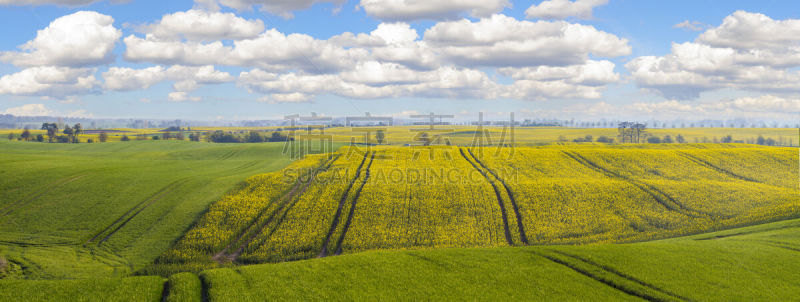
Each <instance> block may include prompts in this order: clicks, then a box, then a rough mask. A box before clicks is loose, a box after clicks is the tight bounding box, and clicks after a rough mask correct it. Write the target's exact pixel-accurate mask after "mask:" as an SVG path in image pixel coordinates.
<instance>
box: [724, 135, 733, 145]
mask: <svg viewBox="0 0 800 302" xmlns="http://www.w3.org/2000/svg"><path fill="white" fill-rule="evenodd" d="M732 142H733V136H731V135H727V136H723V137H722V143H723V144H730V143H732Z"/></svg>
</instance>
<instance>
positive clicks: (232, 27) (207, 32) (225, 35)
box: [144, 9, 264, 41]
mask: <svg viewBox="0 0 800 302" xmlns="http://www.w3.org/2000/svg"><path fill="white" fill-rule="evenodd" d="M144 30H145V31H146V32H148V33H150V34H151V35H152V38H153V39H159V40H175V39H178V40H179V39H181V38H185V39H188V40H199V41H213V40H237V39H251V38H255V37H257V36H258V34H260V33H262V32H263V31H264V22H263V21H261V20H246V19H244V18H240V17H237V16H236V15H234V14H233V13H221V12H209V11H206V10H196V9H193V10H189V11H185V12H176V13H173V14H167V15H164V16H163V17H162V18H161V20H160V21H159V22H157V23H154V24H150V25H147V26H144Z"/></svg>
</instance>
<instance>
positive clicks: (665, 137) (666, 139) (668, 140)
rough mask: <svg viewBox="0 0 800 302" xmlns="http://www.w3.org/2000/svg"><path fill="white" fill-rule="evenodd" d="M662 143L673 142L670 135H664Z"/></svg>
mask: <svg viewBox="0 0 800 302" xmlns="http://www.w3.org/2000/svg"><path fill="white" fill-rule="evenodd" d="M663 143H665V144H672V143H674V141H673V140H672V136H669V135H665V136H664V141H663Z"/></svg>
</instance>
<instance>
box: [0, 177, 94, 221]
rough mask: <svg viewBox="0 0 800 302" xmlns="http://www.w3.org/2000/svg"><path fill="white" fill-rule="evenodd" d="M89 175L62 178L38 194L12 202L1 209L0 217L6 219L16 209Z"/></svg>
mask: <svg viewBox="0 0 800 302" xmlns="http://www.w3.org/2000/svg"><path fill="white" fill-rule="evenodd" d="M88 175H89V174H80V175H75V176H70V177H66V178H62V179H59V180H56V181H54V182H52V183H50V184H48V185H47V186H46V187H45V188H44V189H43V190H41V191H39V192H36V193H32V194H28V195H26V196H25V197H22V198H20V199H17V200H15V201H14V202H12V203H10V204H8V205H7V206H5V207H3V208H2V209H0V217H5V216H7V215H8V214H11V213H12V212H14V211H15V210H16V209H19V208H20V207H23V206H25V205H27V204H29V203H31V202H34V201H36V200H37V199H39V198H40V197H42V195H44V194H47V193H49V192H50V191H52V190H54V189H57V188H60V187H63V186H66V185H68V184H70V183H73V182H75V181H78V180H80V179H81V178H84V177H86V176H88Z"/></svg>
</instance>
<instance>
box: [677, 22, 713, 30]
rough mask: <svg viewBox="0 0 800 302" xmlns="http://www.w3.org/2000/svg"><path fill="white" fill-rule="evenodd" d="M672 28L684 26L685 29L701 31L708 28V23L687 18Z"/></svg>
mask: <svg viewBox="0 0 800 302" xmlns="http://www.w3.org/2000/svg"><path fill="white" fill-rule="evenodd" d="M672 28H683V29H685V30H691V31H701V30H703V29H705V28H706V25H705V24H703V23H702V22H698V21H689V20H685V21H683V22H681V23H678V24H675V25H673V26H672Z"/></svg>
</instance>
